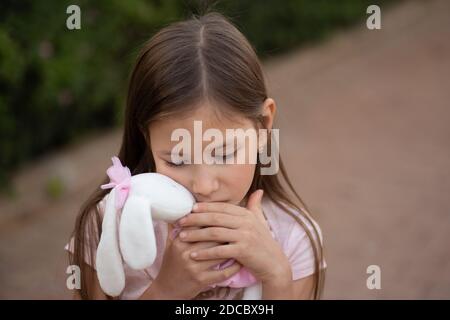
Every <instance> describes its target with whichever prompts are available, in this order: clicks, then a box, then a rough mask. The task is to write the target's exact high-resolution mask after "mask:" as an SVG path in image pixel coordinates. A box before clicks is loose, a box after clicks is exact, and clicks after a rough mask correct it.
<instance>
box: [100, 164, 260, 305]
mask: <svg viewBox="0 0 450 320" xmlns="http://www.w3.org/2000/svg"><path fill="white" fill-rule="evenodd" d="M112 162H113V165H112V166H111V167H109V169H108V170H107V174H108V176H109V178H110V183H108V184H105V185H102V186H101V188H102V189H109V188H112V190H111V192H110V193H109V195H108V197H107V200H106V206H105V214H104V217H103V222H102V234H101V237H100V242H99V245H98V248H97V255H96V269H97V276H98V279H99V282H100V286H101V288H102V289H103V291H104V292H105V293H106V294H108V295H110V296H113V297H116V296H119V295H120V293H121V292H122V290H123V289H124V287H125V272H124V269H123V264H122V258H123V260H124V261H125V262H126V263H127V264H128V265H129V266H130V267H131V268H132V269H135V270H142V269H145V268H148V267H150V266H151V265H152V264H153V262H154V260H155V258H156V254H157V252H156V240H155V234H154V229H153V219H159V220H162V221H165V222H169V223H172V222H175V221H176V220H178V219H180V218H182V217H183V216H185V215H187V214H188V213H190V212H191V210H192V206H193V205H194V203H195V198H194V197H193V196H192V194H191V193H190V192H189V191H188V190H187V189H186V188H184V187H183V186H182V185H180V184H179V183H177V182H175V181H174V180H172V179H171V178H169V177H167V176H164V175H162V174H159V173H142V174H137V175H134V176H131V173H130V170H129V169H128V168H127V167H123V166H122V164H121V162H120V160H119V158H117V157H113V158H112ZM120 210H122V213H121V216H120V222H118V221H119V215H118V214H119V212H120ZM117 224H119V230H118V231H117ZM119 239H120V241H119ZM233 261H234V260H233V259H230V260H228V261H226V262H225V263H223V264H222V265H219V266H216V268H224V267H226V266H228V265H230V264H231V263H233ZM216 285H218V286H230V287H235V288H236V287H238V288H242V287H247V288H246V289H245V292H244V297H243V298H244V299H245V300H249V299H251V300H254V299H261V294H262V293H261V284H260V283H258V282H257V281H256V279H255V278H254V277H253V275H252V274H251V273H250V272H249V271H248V270H247V269H246V268H241V270H240V271H239V272H238V273H236V274H235V275H233V276H232V277H230V278H229V279H227V280H225V281H223V282H221V283H219V284H216ZM216 285H214V286H212V287H215V286H216Z"/></svg>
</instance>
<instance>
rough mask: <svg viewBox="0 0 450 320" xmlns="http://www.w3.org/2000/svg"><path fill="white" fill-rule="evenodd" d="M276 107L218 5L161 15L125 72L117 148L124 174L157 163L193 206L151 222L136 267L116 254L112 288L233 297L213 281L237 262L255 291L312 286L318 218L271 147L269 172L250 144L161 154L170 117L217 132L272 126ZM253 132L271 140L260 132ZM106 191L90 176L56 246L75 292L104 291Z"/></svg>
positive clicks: (284, 295) (164, 295)
mask: <svg viewBox="0 0 450 320" xmlns="http://www.w3.org/2000/svg"><path fill="white" fill-rule="evenodd" d="M275 110H276V104H275V101H274V100H273V99H271V98H269V97H268V96H267V89H266V84H265V79H264V77H263V72H262V70H261V65H260V63H259V60H258V57H257V56H256V54H255V52H254V50H253V48H252V46H251V45H250V44H249V42H248V41H247V40H246V38H245V37H244V36H243V35H242V34H241V33H240V32H239V31H238V30H237V29H236V27H235V26H233V24H231V23H230V22H229V21H228V20H227V19H225V18H224V17H223V16H222V15H220V14H218V13H208V14H206V15H203V16H200V17H196V16H194V17H193V18H191V19H189V20H187V21H182V22H178V23H175V24H172V25H169V26H168V27H165V28H164V29H162V30H160V31H159V32H158V33H157V34H156V35H154V36H153V37H152V38H151V39H150V40H149V41H148V42H147V43H146V44H145V45H144V47H143V49H142V51H141V53H140V55H139V57H138V59H137V62H136V65H135V67H134V70H133V72H132V75H131V79H130V84H129V90H128V98H127V107H126V113H125V126H124V135H123V140H122V145H121V148H120V152H119V155H118V157H119V159H120V160H121V162H122V164H123V165H124V166H127V167H128V168H129V169H130V170H131V173H132V174H133V175H135V174H139V173H143V172H159V173H161V174H164V175H166V176H169V177H170V178H172V179H174V180H175V181H177V182H178V183H180V184H182V185H183V186H184V187H186V188H187V189H188V190H189V191H190V192H191V193H192V194H193V196H194V197H195V199H196V201H197V206H196V208H194V210H193V212H192V213H190V214H189V215H188V216H187V217H186V218H185V219H181V220H180V221H178V222H177V225H178V226H179V227H180V228H181V231H182V232H181V233H179V234H178V236H176V237H175V238H172V237H170V236H169V235H170V234H171V231H172V230H173V228H174V226H173V225H172V224H168V223H165V222H161V221H155V222H154V228H155V235H156V242H157V247H158V248H157V249H158V256H157V258H156V261H155V263H154V264H153V265H152V266H151V267H150V268H148V269H146V270H142V271H136V270H132V269H130V268H129V267H128V266H127V265H126V264H124V268H125V273H126V287H125V289H124V291H123V292H122V294H121V295H120V297H119V298H121V299H240V298H241V297H242V293H243V289H239V288H229V287H218V286H214V284H217V283H219V282H221V281H224V280H225V279H227V278H229V277H231V276H232V275H234V274H235V273H237V272H238V271H239V270H240V268H241V267H242V266H245V267H246V268H247V269H248V270H250V271H251V272H252V274H253V275H254V276H255V277H256V278H257V279H258V280H259V281H260V282H261V284H262V289H263V293H262V295H263V296H262V298H263V299H310V298H316V299H317V298H319V297H320V294H321V288H322V285H323V280H324V279H323V278H324V270H325V268H326V264H325V262H324V259H323V257H322V239H321V234H320V229H319V227H318V225H317V224H316V223H315V222H314V221H313V219H312V218H311V217H310V215H309V214H308V213H307V212H308V210H307V209H306V206H305V205H304V203H303V202H302V200H301V199H300V197H299V196H298V195H297V193H296V192H295V190H294V189H293V187H292V185H291V183H290V181H289V179H288V176H287V174H286V171H285V169H284V166H283V163H282V161H281V157H280V158H279V168H280V170H279V173H278V172H277V173H276V174H272V175H262V174H261V169H262V168H263V167H264V166H267V164H264V165H263V164H262V163H261V161H260V157H259V156H258V157H257V162H256V164H254V163H253V164H252V163H243V164H206V163H200V164H198V163H194V164H190V163H184V162H176V163H175V162H173V161H172V159H173V158H172V157H171V150H172V149H173V147H174V144H175V142H174V141H171V134H172V133H173V132H174V130H176V129H180V128H182V129H185V130H187V131H188V132H190V133H193V131H194V130H193V127H194V121H201V123H202V129H203V130H207V129H209V128H214V129H217V130H219V131H220V132H222V133H224V136H225V130H226V129H244V130H247V129H249V128H253V129H267V130H271V129H272V124H273V120H274V115H275ZM194 134H195V133H194ZM263 142H264V143H265V144H266V145H267V146H269V145H271V143H275V142H276V141H271V135H270V134H269V135H268V137H267V139H266V140H265V141H264V140H263ZM232 143H234V142H232ZM217 152H218V153H220V150H217ZM185 156H186V155H183V157H185ZM222 156H225V157H228V156H229V155H223V153H222V155H220V157H222ZM269 165H270V164H269ZM281 177H282V178H283V179H284V181H285V182H286V184H287V185H288V186H289V188H290V189H291V191H292V192H293V194H295V196H296V197H297V200H298V201H299V205H298V204H296V203H295V202H294V201H293V200H292V199H291V198H290V197H289V195H288V193H287V192H286V190H285V188H284V187H283V186H282V183H281V179H280V178H281ZM108 180H109V179H107V178H105V181H103V182H102V183H101V184H105V183H107V182H109V181H108ZM109 191H110V190H102V189H100V187H99V188H97V189H96V190H95V192H94V193H93V194H92V196H91V197H90V198H89V199H88V200H87V201H86V203H85V204H84V205H83V206H82V208H81V211H80V214H79V216H78V218H77V220H76V225H75V230H74V233H73V238H72V241H71V243H70V244H69V246H68V247H67V249H68V250H69V251H70V252H71V253H72V254H71V255H70V263H71V264H74V265H78V266H80V268H81V289H80V290H77V294H76V295H77V297H81V298H82V299H106V298H110V297H108V296H106V295H105V294H104V293H103V292H102V290H101V288H100V286H99V283H98V279H97V276H96V272H95V252H96V248H97V246H98V241H99V235H100V234H101V222H102V216H103V209H104V205H105V196H106V195H107V193H108V192H109ZM230 258H234V259H235V263H233V264H232V265H231V266H228V267H227V268H225V269H223V270H216V268H213V267H214V266H216V265H218V264H219V263H222V262H224V261H226V260H228V259H230Z"/></svg>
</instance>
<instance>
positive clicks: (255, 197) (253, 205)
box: [247, 189, 268, 227]
mask: <svg viewBox="0 0 450 320" xmlns="http://www.w3.org/2000/svg"><path fill="white" fill-rule="evenodd" d="M263 195H264V190H263V189H259V190H256V191H255V192H253V193H252V194H251V195H250V197H249V199H248V202H247V209H248V210H250V211H251V212H253V213H255V214H256V216H257V217H258V219H259V220H260V221H261V222H262V223H263V224H264V225H265V226H266V227H268V224H267V221H266V218H265V217H264V214H263V212H262V205H261V201H262V197H263Z"/></svg>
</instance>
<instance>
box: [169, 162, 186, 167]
mask: <svg viewBox="0 0 450 320" xmlns="http://www.w3.org/2000/svg"><path fill="white" fill-rule="evenodd" d="M166 163H167V165H168V166H170V167H181V166H183V165H184V162H180V163H173V162H170V161H166Z"/></svg>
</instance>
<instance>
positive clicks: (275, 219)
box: [65, 195, 326, 300]
mask: <svg viewBox="0 0 450 320" xmlns="http://www.w3.org/2000/svg"><path fill="white" fill-rule="evenodd" d="M107 196H108V195H107ZM107 196H105V198H104V199H103V200H102V201H101V202H100V203H99V209H100V213H101V214H103V208H104V206H105V201H106V197H107ZM262 209H263V213H264V215H265V217H266V219H267V222H268V225H269V227H270V229H271V231H272V235H273V236H274V239H275V240H276V241H277V242H278V243H279V245H280V246H281V248H282V249H283V252H284V253H285V255H286V257H287V258H288V260H289V262H290V264H291V269H292V280H298V279H301V278H305V277H307V276H309V275H312V274H313V273H314V253H313V249H312V246H311V243H310V241H309V238H308V236H307V234H306V232H305V230H304V229H303V228H302V226H300V224H299V223H298V222H297V221H295V219H294V218H293V217H291V216H290V215H289V214H287V213H286V212H285V211H284V210H282V209H280V208H279V207H278V206H277V205H276V204H274V203H273V202H272V201H271V200H270V199H268V198H267V197H263V200H262ZM291 212H292V213H293V214H295V215H297V216H298V217H300V219H301V220H302V221H303V222H304V224H305V225H306V226H307V227H308V228H309V230H310V232H311V234H312V235H314V234H315V233H314V231H313V227H312V225H311V224H310V223H309V222H308V221H307V220H306V219H305V218H304V217H303V216H302V215H300V214H299V213H298V212H297V211H295V210H291ZM311 220H312V219H311ZM312 221H313V223H314V224H315V227H316V229H317V230H318V232H319V235H320V241H321V242H322V234H321V230H320V227H319V226H318V224H317V223H316V222H315V221H314V220H312ZM153 227H154V230H155V238H156V245H157V252H158V254H157V256H156V259H155V262H154V263H153V265H152V266H150V267H149V268H147V269H145V270H133V269H131V268H130V267H129V266H128V265H127V264H126V263H124V270H125V277H126V284H125V288H124V290H123V292H122V293H121V295H120V296H119V299H138V298H139V297H140V296H141V295H142V294H143V293H144V292H145V290H146V289H147V288H148V287H149V286H150V285H151V283H152V280H153V279H155V278H156V276H157V275H158V273H159V269H160V268H161V264H162V258H163V253H164V248H165V245H166V239H167V231H168V224H167V223H166V222H163V221H159V220H155V221H154V225H153ZM65 249H66V250H69V251H71V252H73V239H72V240H71V242H70V243H69V244H67V245H66V247H65ZM94 252H95V251H94ZM93 260H94V262H95V255H94V257H93ZM85 261H86V262H87V263H88V264H90V263H89V262H90V259H89V256H86V259H85ZM93 267H94V268H95V264H94V266H93ZM322 268H326V263H325V261H323V264H322ZM243 291H244V289H242V288H230V287H215V288H212V289H210V290H207V291H204V292H202V293H200V294H199V295H197V297H196V298H195V299H206V300H219V299H227V300H234V299H241V298H242V295H243Z"/></svg>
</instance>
